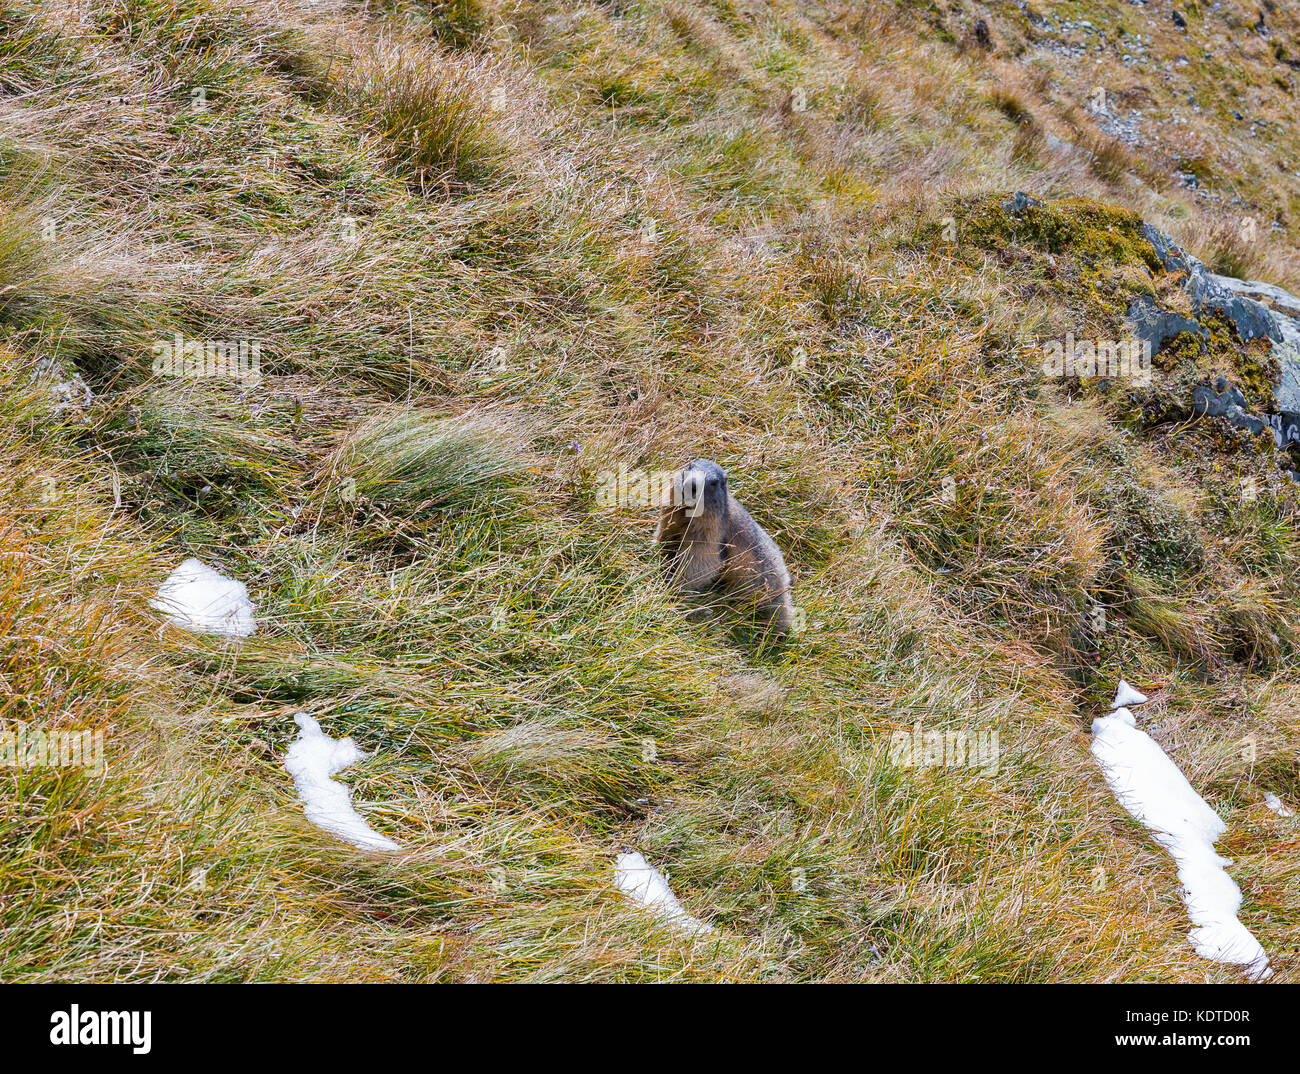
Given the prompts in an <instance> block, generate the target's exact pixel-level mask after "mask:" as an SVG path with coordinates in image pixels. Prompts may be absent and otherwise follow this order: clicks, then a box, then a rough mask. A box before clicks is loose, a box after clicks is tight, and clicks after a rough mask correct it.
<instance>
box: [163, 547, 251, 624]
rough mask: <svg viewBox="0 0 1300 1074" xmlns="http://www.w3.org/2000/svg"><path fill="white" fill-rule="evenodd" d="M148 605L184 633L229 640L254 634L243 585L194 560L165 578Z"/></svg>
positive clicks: (249, 602) (245, 589)
mask: <svg viewBox="0 0 1300 1074" xmlns="http://www.w3.org/2000/svg"><path fill="white" fill-rule="evenodd" d="M149 605H150V607H152V608H155V609H156V610H158V611H160V612H162V613H163V615H165V616H166V617H167V618H168V619H169V620H171V622H173V623H175V624H176V625H177V626H179V627H183V628H184V629H186V630H197V631H200V632H202V633H204V634H224V635H225V636H226V637H228V638H246V637H248V635H250V634H252V633H254V632H255V631H256V630H257V622H256V621H255V620H254V619H253V604H252V602H251V601H250V600H249V599H248V589H247V588H245V586H244V583H243V582H239V581H236V580H235V579H234V578H227V577H226V576H225V575H224V574H222V573H220V572H219V571H214V570H213V569H212V568H211V567H209V566H207V565H206V564H204V563H203V562H201V561H200V560H197V559H194V558H193V557H191V558H190V559H187V560H186V561H185V562H184V563H182V564H181V565H180V566H179V567H177V568H176V569H175V570H174V571H172V572H171V574H169V575H168V576H167V580H166V581H165V582H163V584H162V585H161V586H160V587H159V589H158V595H157V596H155V597H154V599H153V600H152V601H150V602H149Z"/></svg>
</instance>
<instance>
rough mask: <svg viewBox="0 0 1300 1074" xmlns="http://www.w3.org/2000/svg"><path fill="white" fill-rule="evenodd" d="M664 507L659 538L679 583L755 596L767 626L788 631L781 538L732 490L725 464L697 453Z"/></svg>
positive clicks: (790, 612) (790, 609) (790, 619)
mask: <svg viewBox="0 0 1300 1074" xmlns="http://www.w3.org/2000/svg"><path fill="white" fill-rule="evenodd" d="M662 507H663V513H662V514H661V515H660V517H659V528H658V529H657V530H656V531H655V542H656V543H657V544H658V545H659V546H660V548H661V549H662V551H663V553H664V555H665V556H666V557H667V558H668V575H669V579H670V580H671V581H672V582H673V584H674V585H676V586H677V587H678V588H679V589H684V590H688V591H691V592H702V591H704V590H706V589H711V588H713V587H715V586H717V587H719V588H721V589H723V590H726V591H728V592H730V593H732V594H734V595H736V596H739V597H742V598H745V599H750V600H753V601H754V604H755V607H756V609H757V612H758V621H759V623H760V625H762V626H763V628H764V630H765V631H770V632H773V633H776V634H782V635H784V634H787V633H789V631H790V630H791V629H792V628H793V626H794V603H793V601H792V600H791V599H790V572H789V571H788V570H786V566H785V560H784V559H782V558H781V550H780V549H779V548H777V546H776V542H775V541H773V540H772V538H771V537H769V536H768V535H767V533H766V531H765V530H764V529H763V527H762V526H760V525H759V524H758V523H757V522H755V521H754V520H753V518H751V517H750V514H749V512H748V511H746V510H745V509H744V508H743V507H741V506H740V504H739V503H737V502H736V498H735V497H734V496H732V495H731V493H730V492H729V491H728V490H727V474H726V471H725V470H723V469H722V467H721V466H719V465H718V464H717V463H716V462H710V461H709V460H708V459H696V460H695V461H694V462H692V463H691V464H690V465H689V466H687V467H685V468H684V469H682V470H681V471H679V472H678V473H677V474H676V475H675V476H674V477H673V482H672V487H671V489H670V490H669V491H668V493H667V496H666V497H665V502H664V504H663V505H662Z"/></svg>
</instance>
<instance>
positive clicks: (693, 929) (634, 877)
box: [614, 851, 713, 936]
mask: <svg viewBox="0 0 1300 1074" xmlns="http://www.w3.org/2000/svg"><path fill="white" fill-rule="evenodd" d="M614 883H615V884H617V885H618V888H619V890H620V891H622V892H623V893H624V894H625V895H627V897H628V898H630V899H631V900H632V901H633V902H637V903H640V904H641V905H642V906H644V907H645V908H646V909H647V910H650V911H651V912H652V913H654V914H655V915H656V916H658V917H661V918H663V919H664V921H665V922H667V923H668V924H669V925H671V926H672V927H673V928H675V929H677V930H678V931H679V932H682V933H685V934H686V935H688V936H704V935H707V934H708V933H710V932H712V931H713V927H712V926H711V925H706V924H705V923H704V922H703V921H701V920H699V919H698V918H696V917H692V916H691V915H690V914H688V913H687V912H686V910H685V909H684V908H683V907H682V904H681V903H679V902H678V901H677V896H676V895H674V894H673V892H672V888H670V887H669V886H668V881H667V880H665V879H664V878H663V874H661V873H660V872H659V870H657V869H656V868H654V866H652V865H651V864H650V863H649V862H648V861H646V860H645V858H643V857H642V856H641V855H640V854H639V853H637V852H636V851H630V852H629V853H627V854H620V855H619V856H618V860H617V862H616V863H615V868H614Z"/></svg>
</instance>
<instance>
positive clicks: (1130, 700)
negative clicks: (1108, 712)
mask: <svg viewBox="0 0 1300 1074" xmlns="http://www.w3.org/2000/svg"><path fill="white" fill-rule="evenodd" d="M1147 700H1148V699H1147V695H1146V694H1144V693H1142V692H1141V691H1140V690H1134V689H1133V687H1131V686H1130V685H1129V684H1128V683H1126V682H1125V681H1124V680H1123V679H1120V680H1119V688H1118V689H1116V691H1115V700H1114V701H1112V702H1111V703H1110V707H1111V708H1112V709H1122V708H1128V707H1130V706H1131V705H1145V704H1146V703H1147Z"/></svg>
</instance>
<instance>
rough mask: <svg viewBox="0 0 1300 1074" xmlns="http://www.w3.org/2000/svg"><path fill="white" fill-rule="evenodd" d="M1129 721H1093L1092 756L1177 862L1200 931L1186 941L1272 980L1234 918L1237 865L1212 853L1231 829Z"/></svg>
mask: <svg viewBox="0 0 1300 1074" xmlns="http://www.w3.org/2000/svg"><path fill="white" fill-rule="evenodd" d="M1123 685H1124V684H1122V683H1121V686H1123ZM1122 693H1123V691H1122V690H1121V691H1120V694H1122ZM1118 696H1119V695H1117V697H1118ZM1143 700H1145V698H1144V699H1143ZM1133 703H1134V704H1136V702H1133ZM1120 713H1124V714H1126V715H1127V716H1128V720H1126V719H1124V717H1123V716H1121V715H1120ZM1131 719H1132V713H1129V712H1128V710H1127V709H1123V708H1121V709H1120V710H1119V711H1117V712H1114V713H1112V714H1111V715H1109V716H1103V717H1099V718H1098V719H1095V720H1093V721H1092V752H1093V756H1095V757H1096V758H1097V761H1098V763H1099V764H1100V765H1101V770H1102V773H1103V774H1104V775H1105V777H1106V782H1107V783H1109V784H1110V786H1111V790H1113V791H1114V792H1115V797H1116V798H1118V799H1119V802H1120V805H1122V806H1123V807H1124V808H1125V809H1127V810H1128V811H1129V812H1130V813H1131V814H1133V816H1134V817H1136V818H1137V819H1138V820H1140V821H1141V822H1142V823H1143V824H1145V825H1146V826H1147V827H1148V828H1150V829H1151V832H1152V835H1153V836H1154V837H1155V840H1156V842H1157V843H1159V844H1160V845H1161V846H1162V847H1164V848H1165V849H1166V850H1167V851H1169V854H1170V855H1171V856H1172V857H1173V859H1174V861H1175V862H1177V863H1178V879H1179V880H1181V881H1182V885H1183V902H1184V903H1186V905H1187V913H1188V916H1189V917H1190V918H1191V919H1192V924H1193V925H1195V926H1196V928H1194V929H1192V931H1191V932H1190V933H1189V934H1188V938H1189V939H1190V940H1191V941H1192V944H1193V945H1194V946H1195V948H1196V951H1197V953H1198V954H1199V955H1201V956H1202V957H1204V958H1210V959H1214V960H1215V961H1216V962H1231V963H1234V964H1237V965H1241V966H1244V967H1246V973H1247V974H1248V975H1249V976H1250V977H1252V978H1255V979H1256V980H1263V979H1264V978H1267V977H1271V976H1272V973H1273V971H1272V970H1271V969H1269V966H1268V955H1267V954H1266V953H1265V952H1264V948H1263V947H1261V946H1260V943H1259V941H1258V940H1256V939H1255V937H1254V936H1253V935H1252V934H1251V933H1250V930H1249V929H1247V928H1246V926H1245V925H1243V924H1242V923H1241V922H1240V921H1239V920H1238V919H1237V911H1238V910H1239V909H1240V907H1241V889H1240V888H1238V887H1237V885H1236V883H1235V882H1234V881H1233V879H1232V877H1230V876H1229V875H1228V874H1227V872H1226V871H1225V870H1224V866H1225V865H1231V864H1232V862H1231V860H1230V859H1228V858H1223V857H1220V856H1219V855H1218V854H1217V853H1216V852H1215V850H1214V843H1215V841H1216V840H1217V839H1218V838H1219V836H1221V835H1222V834H1223V833H1224V832H1225V831H1226V830H1227V825H1225V824H1224V823H1223V820H1222V819H1221V818H1220V817H1219V815H1218V814H1217V813H1216V812H1214V810H1213V809H1211V808H1210V807H1209V805H1208V804H1207V803H1206V801H1205V799H1204V798H1202V797H1201V796H1200V795H1199V794H1197V793H1196V791H1195V790H1194V789H1193V788H1192V785H1191V784H1190V783H1188V782H1187V778H1186V777H1185V776H1184V775H1183V773H1182V772H1181V771H1179V769H1178V766H1177V765H1176V764H1174V763H1173V761H1171V760H1170V759H1169V757H1168V756H1167V755H1166V754H1165V751H1164V750H1162V749H1161V748H1160V747H1159V745H1157V744H1156V742H1155V741H1154V740H1153V739H1152V738H1151V737H1150V736H1149V735H1147V734H1146V733H1145V732H1143V731H1139V730H1138V729H1137V728H1136V727H1134V726H1133V725H1132V724H1131V723H1130V722H1129V720H1131Z"/></svg>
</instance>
